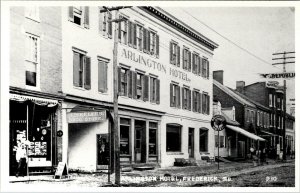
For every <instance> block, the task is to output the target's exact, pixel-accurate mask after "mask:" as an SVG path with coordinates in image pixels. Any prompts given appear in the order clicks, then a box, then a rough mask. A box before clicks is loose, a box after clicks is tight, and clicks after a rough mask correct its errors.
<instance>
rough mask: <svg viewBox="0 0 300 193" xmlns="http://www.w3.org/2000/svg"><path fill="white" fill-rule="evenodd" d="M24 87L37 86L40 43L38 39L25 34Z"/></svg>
mask: <svg viewBox="0 0 300 193" xmlns="http://www.w3.org/2000/svg"><path fill="white" fill-rule="evenodd" d="M25 47H26V49H25V69H26V72H25V77H26V85H27V86H33V87H38V86H39V65H40V41H39V37H38V36H35V35H32V34H29V33H26V42H25Z"/></svg>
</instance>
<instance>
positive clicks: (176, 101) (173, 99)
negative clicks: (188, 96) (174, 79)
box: [170, 83, 181, 108]
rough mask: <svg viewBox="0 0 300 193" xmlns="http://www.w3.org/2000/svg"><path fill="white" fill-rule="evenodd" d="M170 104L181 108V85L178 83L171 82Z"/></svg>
mask: <svg viewBox="0 0 300 193" xmlns="http://www.w3.org/2000/svg"><path fill="white" fill-rule="evenodd" d="M170 106H171V107H176V108H180V107H181V106H180V87H179V85H177V84H174V83H171V84H170Z"/></svg>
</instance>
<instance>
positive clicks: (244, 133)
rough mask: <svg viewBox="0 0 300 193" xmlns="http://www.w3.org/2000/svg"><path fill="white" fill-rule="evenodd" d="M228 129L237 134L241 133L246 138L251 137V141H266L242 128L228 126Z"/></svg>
mask: <svg viewBox="0 0 300 193" xmlns="http://www.w3.org/2000/svg"><path fill="white" fill-rule="evenodd" d="M226 127H227V128H229V129H231V130H233V131H235V132H237V133H240V134H242V135H245V136H246V137H249V138H251V139H254V140H258V141H266V140H265V139H263V138H261V137H259V136H257V135H255V134H253V133H250V132H248V131H246V130H244V129H242V128H240V127H236V126H232V125H226Z"/></svg>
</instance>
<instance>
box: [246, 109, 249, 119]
mask: <svg viewBox="0 0 300 193" xmlns="http://www.w3.org/2000/svg"><path fill="white" fill-rule="evenodd" d="M246 118H247V122H249V121H250V111H249V109H247V111H246Z"/></svg>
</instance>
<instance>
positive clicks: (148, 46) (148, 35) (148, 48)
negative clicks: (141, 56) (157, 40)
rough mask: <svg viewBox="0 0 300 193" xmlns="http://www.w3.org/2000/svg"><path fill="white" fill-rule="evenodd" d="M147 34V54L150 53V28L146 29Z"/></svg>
mask: <svg viewBox="0 0 300 193" xmlns="http://www.w3.org/2000/svg"><path fill="white" fill-rule="evenodd" d="M147 31H148V34H147V52H148V54H150V30H147Z"/></svg>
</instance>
